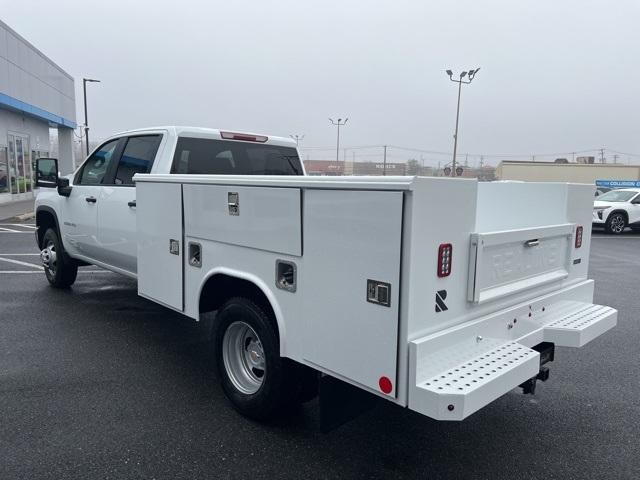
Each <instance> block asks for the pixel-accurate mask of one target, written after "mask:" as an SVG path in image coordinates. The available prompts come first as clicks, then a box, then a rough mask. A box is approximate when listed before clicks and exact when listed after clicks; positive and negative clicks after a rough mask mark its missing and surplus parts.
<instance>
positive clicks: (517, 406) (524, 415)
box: [0, 223, 640, 480]
mask: <svg viewBox="0 0 640 480" xmlns="http://www.w3.org/2000/svg"><path fill="white" fill-rule="evenodd" d="M37 263H38V257H37V249H36V247H35V242H34V238H33V227H32V226H30V225H24V224H8V223H3V224H2V225H0V478H1V479H3V480H5V479H35V478H38V479H40V478H51V479H63V478H83V479H92V478H127V479H129V478H157V479H165V478H166V479H178V478H252V479H256V478H276V477H278V478H280V477H282V478H295V479H301V478H425V479H426V478H428V479H438V478H460V479H462V478H464V479H476V478H477V479H517V478H523V479H524V478H526V479H555V478H562V479H591V478H607V479H612V478H615V479H637V478H640V441H639V430H640V328H639V325H640V302H639V301H638V298H639V295H638V293H639V282H638V280H640V276H639V275H638V271H640V234H633V233H628V234H625V235H623V236H621V237H615V238H614V237H610V236H608V235H604V234H602V233H594V240H593V242H592V253H591V267H590V276H591V277H592V278H594V279H595V280H596V298H595V301H596V302H597V303H602V304H605V305H611V306H613V307H615V308H617V309H619V311H620V314H619V318H618V326H617V327H616V328H615V329H614V330H613V331H611V332H609V333H607V334H606V335H604V336H603V337H601V338H598V339H596V340H594V341H593V342H591V343H590V344H588V345H587V346H586V347H584V348H582V349H579V350H574V349H568V348H559V349H557V351H556V361H555V362H554V363H552V364H550V365H551V378H550V380H549V382H547V383H544V384H540V383H539V384H538V390H537V392H536V396H525V395H522V394H520V393H519V391H515V390H514V391H512V392H510V393H508V394H507V395H505V396H503V397H502V398H500V399H499V400H498V401H496V402H494V403H493V404H491V405H490V406H488V407H487V408H485V409H483V410H481V411H479V412H478V413H476V414H474V415H472V416H471V417H470V418H468V419H467V420H465V421H463V422H459V423H439V422H436V421H432V420H430V419H428V418H426V417H423V416H421V415H418V414H415V413H413V412H411V411H408V410H405V409H402V408H399V407H396V406H394V405H391V404H386V403H383V404H381V405H380V406H379V407H376V408H375V409H374V410H372V411H370V412H368V413H366V414H364V415H362V416H361V417H359V418H357V419H356V420H354V421H352V422H350V423H348V424H346V425H343V426H342V427H340V428H338V429H337V430H334V431H332V432H330V433H328V434H322V433H319V432H318V430H317V428H316V414H317V404H316V403H314V402H312V403H310V404H307V405H305V406H304V407H302V408H301V409H299V410H298V411H295V412H293V413H292V416H291V417H290V418H288V419H285V420H280V421H278V422H275V423H272V424H268V425H263V424H258V423H254V422H252V421H249V420H247V419H245V418H243V417H241V416H240V415H238V414H237V413H236V412H235V411H234V410H233V409H232V408H231V406H230V405H229V403H227V401H226V400H225V398H224V396H223V393H222V390H221V388H220V386H219V385H218V383H217V380H216V378H215V374H214V373H213V370H212V365H211V360H210V356H209V352H208V347H207V343H206V336H207V330H208V329H207V325H206V324H194V323H193V322H192V321H190V320H188V319H186V318H185V317H182V316H180V315H178V314H175V313H173V312H171V311H169V310H166V309H164V308H162V307H160V306H158V305H156V304H154V303H151V302H149V301H146V300H144V299H142V298H140V297H138V296H137V294H136V285H135V282H133V281H131V280H128V279H126V278H123V277H120V276H117V275H115V274H111V273H108V272H105V271H102V270H100V269H97V268H95V267H83V268H82V269H81V273H79V275H78V280H77V282H76V283H75V285H74V286H73V288H72V289H71V290H68V291H60V290H54V289H52V288H49V286H48V284H47V281H46V279H45V277H44V274H43V273H42V271H41V269H40V268H39V267H38V266H37Z"/></svg>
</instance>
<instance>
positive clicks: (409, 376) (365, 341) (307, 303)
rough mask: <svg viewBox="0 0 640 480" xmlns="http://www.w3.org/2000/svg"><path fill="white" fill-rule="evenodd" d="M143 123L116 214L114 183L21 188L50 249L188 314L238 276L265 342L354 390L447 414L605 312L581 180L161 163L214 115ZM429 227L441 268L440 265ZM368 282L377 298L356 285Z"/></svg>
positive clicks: (480, 401) (608, 314) (476, 404)
mask: <svg viewBox="0 0 640 480" xmlns="http://www.w3.org/2000/svg"><path fill="white" fill-rule="evenodd" d="M149 132H152V133H159V132H160V133H162V135H163V139H162V143H161V146H160V148H159V150H158V153H157V156H156V158H155V161H154V163H153V167H152V169H151V173H149V174H142V175H141V174H138V175H135V176H134V177H133V178H134V180H135V182H136V186H135V200H136V202H137V207H136V208H129V209H127V210H126V214H125V213H124V212H123V210H124V208H125V207H124V206H123V205H126V203H125V201H129V200H130V199H129V198H128V196H129V195H130V193H131V192H132V191H131V190H130V187H84V186H73V188H72V193H71V196H70V197H69V198H65V197H60V196H59V195H57V194H56V193H55V192H53V191H49V192H42V193H40V194H39V195H38V199H37V202H36V207H37V208H49V209H51V210H55V211H56V212H59V213H58V215H59V218H58V221H59V223H60V224H61V225H62V226H61V228H62V233H63V242H64V247H65V249H66V250H67V251H68V253H69V254H70V255H71V256H72V257H74V258H78V259H82V260H85V261H88V262H90V263H95V264H97V265H100V266H103V267H106V268H110V269H111V270H114V271H117V272H119V273H124V274H127V275H130V276H134V277H135V276H136V275H137V279H138V291H139V293H140V295H142V296H144V297H146V298H149V299H152V300H154V301H157V302H159V303H161V304H163V305H165V306H167V307H170V308H172V309H174V310H177V311H180V312H182V313H184V314H185V315H187V316H189V317H191V318H194V319H196V320H198V319H199V317H200V313H201V308H200V307H201V300H202V292H203V289H204V288H205V285H206V284H207V282H208V281H210V280H212V279H216V278H220V277H219V276H220V275H224V276H228V277H234V278H238V279H243V280H247V281H248V282H250V283H251V284H253V285H254V286H255V287H257V289H259V290H260V291H261V292H262V293H263V294H264V296H265V298H266V299H267V301H268V302H269V304H270V306H271V308H272V310H273V312H274V316H275V320H276V322H277V326H278V334H279V344H280V354H281V355H282V356H285V357H288V358H291V359H293V360H295V361H297V362H300V363H303V364H305V365H308V366H311V367H313V368H315V369H317V370H319V371H321V372H324V373H326V374H329V375H332V376H335V377H337V378H339V379H342V380H344V381H346V382H349V383H351V384H353V385H356V386H358V387H360V388H363V389H365V390H367V391H369V392H371V393H372V394H375V395H378V396H381V397H383V398H385V399H387V400H389V401H392V402H395V403H397V404H399V405H403V406H407V407H409V408H411V409H413V410H416V411H418V412H421V413H423V414H425V415H429V416H431V417H433V418H436V419H443V420H460V419H463V418H465V417H467V416H468V415H470V414H472V413H473V412H475V411H477V410H478V409H479V408H481V407H482V406H484V405H486V404H488V403H489V402H491V401H493V400H495V399H496V398H498V397H499V396H500V395H502V394H504V393H505V392H507V391H509V390H510V389H512V388H514V387H516V386H518V385H519V384H520V383H522V382H524V381H526V380H528V379H530V378H531V377H532V376H535V375H536V373H537V372H538V369H539V367H540V358H539V357H540V355H539V353H538V352H537V351H536V350H534V349H533V348H532V347H535V346H536V345H538V344H540V343H541V342H555V343H556V344H557V345H566V346H574V347H579V346H582V345H584V344H585V343H587V342H588V341H590V340H592V339H593V338H596V337H597V336H598V335H600V334H602V333H603V332H605V331H606V330H608V329H609V328H612V327H613V326H614V325H615V322H616V315H617V312H616V311H615V310H613V309H611V308H609V307H602V306H598V305H593V304H592V301H593V282H592V281H591V280H588V279H587V271H588V261H589V247H590V240H591V233H590V229H589V228H588V227H589V225H590V220H591V218H592V199H593V186H589V185H573V184H560V183H558V184H551V183H517V184H515V183H478V182H477V181H476V180H466V179H448V178H421V177H340V178H337V177H305V176H273V175H251V176H249V175H199V174H175V173H174V174H170V173H169V172H170V171H171V165H172V160H173V152H174V149H175V148H176V145H177V142H178V137H180V136H181V135H187V136H189V137H196V138H207V139H220V138H221V137H220V133H219V131H217V130H211V129H196V128H187V127H162V128H160V129H152V130H141V131H135V132H128V133H125V134H121V135H134V134H135V135H141V134H146V133H149ZM116 137H117V136H116ZM269 143H273V144H278V145H283V146H284V145H286V146H289V147H290V146H292V145H293V146H295V143H294V142H293V141H291V140H288V139H282V138H272V137H270V138H269ZM90 188H95V189H96V190H95V191H94V190H91V191H90V190H88V189H90ZM42 190H46V189H42ZM88 194H91V195H93V194H95V195H97V196H98V200H99V201H98V202H97V204H91V203H87V202H85V200H84V199H85V196H86V195H88ZM116 199H117V203H118V207H117V208H111V207H110V206H109V205H111V201H112V200H113V201H114V202H115V201H116ZM103 200H104V201H103ZM121 203H122V204H123V205H120V204H121ZM92 207H97V208H92ZM102 208H104V209H105V211H104V212H103V211H101V209H102ZM133 218H136V232H135V234H131V233H129V232H130V229H131V228H132V227H131V225H132V223H131V221H132V219H133ZM120 220H123V221H122V222H121V223H120V224H118V222H119V221H120ZM71 224H76V225H78V224H82V226H83V228H82V229H78V228H72V227H70V226H69V225H71ZM85 227H86V228H85ZM578 227H584V229H583V232H582V245H581V246H577V245H576V242H575V239H576V232H577V229H578ZM133 244H135V245H136V252H137V254H136V262H137V264H136V265H135V266H133V265H132V254H131V252H132V245H133ZM443 244H446V245H451V248H452V260H451V272H450V274H449V275H447V276H444V277H440V276H438V275H437V272H438V251H439V246H441V245H443ZM191 247H194V248H196V249H199V252H200V255H199V258H198V260H197V262H193V261H192V260H193V259H192V258H191V257H190V253H189V252H190V249H191ZM278 262H291V263H293V264H295V278H296V280H295V289H294V290H293V291H292V290H287V289H286V288H282V285H280V284H279V283H278V279H277V278H276V265H277V263H278ZM136 271H137V273H136ZM372 287H374V290H375V292H377V293H380V292H386V293H385V294H384V296H378V297H376V298H377V300H380V299H382V298H383V299H384V301H378V302H377V303H376V302H372V301H368V300H370V293H371V288H372ZM380 295H382V294H380ZM498 362H501V364H500V365H498ZM474 365H479V366H480V367H481V368H477V367H476V368H473V366H474ZM494 365H495V367H496V368H494ZM498 366H499V367H500V368H497V367H498ZM462 370H465V372H464V374H462V372H461V371H462ZM468 370H471V371H470V372H469V371H468ZM474 370H477V371H474ZM494 370H495V371H494ZM456 376H457V377H458V378H455V377H456ZM449 377H450V378H451V381H445V380H448V378H449ZM454 378H455V381H454V380H453V379H454ZM383 379H384V380H385V381H386V380H388V381H389V382H390V383H391V389H390V390H388V389H386V388H383V383H384V382H383ZM439 387H441V388H439Z"/></svg>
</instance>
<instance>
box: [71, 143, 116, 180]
mask: <svg viewBox="0 0 640 480" xmlns="http://www.w3.org/2000/svg"><path fill="white" fill-rule="evenodd" d="M118 141H119V139H116V140H111V141H109V142H107V143H105V144H103V145H101V146H100V148H98V150H96V151H95V152H93V154H92V155H91V156H90V157H89V158H88V159H87V161H86V162H85V163H84V165H83V166H82V170H81V171H80V175H78V178H77V179H76V184H78V185H100V184H102V179H103V178H104V176H105V174H106V173H107V169H108V168H109V165H110V164H111V159H112V158H113V153H114V152H115V150H116V146H117V145H118Z"/></svg>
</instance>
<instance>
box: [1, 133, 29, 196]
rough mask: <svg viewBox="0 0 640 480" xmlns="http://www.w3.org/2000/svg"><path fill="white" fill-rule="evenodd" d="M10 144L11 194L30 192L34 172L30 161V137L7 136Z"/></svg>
mask: <svg viewBox="0 0 640 480" xmlns="http://www.w3.org/2000/svg"><path fill="white" fill-rule="evenodd" d="M7 139H8V143H9V187H10V189H11V193H13V194H18V193H26V192H30V191H31V189H32V183H33V171H32V168H31V161H30V159H29V151H30V150H29V137H27V136H23V135H17V134H9V135H8V136H7Z"/></svg>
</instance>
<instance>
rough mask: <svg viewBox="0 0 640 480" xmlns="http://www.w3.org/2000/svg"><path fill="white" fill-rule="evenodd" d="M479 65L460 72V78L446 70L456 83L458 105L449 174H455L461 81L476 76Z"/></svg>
mask: <svg viewBox="0 0 640 480" xmlns="http://www.w3.org/2000/svg"><path fill="white" fill-rule="evenodd" d="M479 70H480V67H478V68H476V69H475V70H469V71H468V72H461V73H460V78H459V79H458V80H456V79H454V78H453V72H452V71H451V70H447V75H449V80H451V81H452V82H456V83H457V84H458V107H457V109H456V133H454V135H453V164H452V168H451V176H452V177H453V176H455V175H456V154H457V153H458V120H459V119H460V94H461V93H462V84H463V83H471V82H472V80H473V77H475V76H476V74H477V73H478V71H479ZM464 77H467V78H468V80H464Z"/></svg>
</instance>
